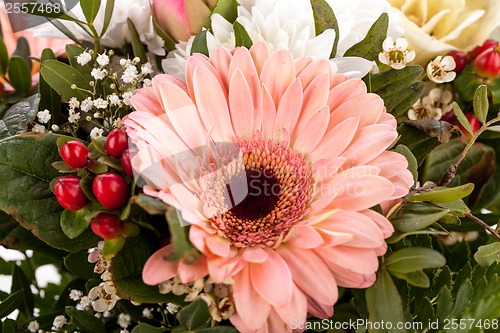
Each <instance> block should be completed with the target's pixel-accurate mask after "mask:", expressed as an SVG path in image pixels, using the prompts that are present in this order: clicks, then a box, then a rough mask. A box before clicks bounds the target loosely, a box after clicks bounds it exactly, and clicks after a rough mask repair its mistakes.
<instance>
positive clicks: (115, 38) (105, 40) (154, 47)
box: [31, 0, 165, 55]
mask: <svg viewBox="0 0 500 333" xmlns="http://www.w3.org/2000/svg"><path fill="white" fill-rule="evenodd" d="M106 4H107V1H106V0H103V1H101V7H100V9H99V13H98V15H97V17H96V18H95V20H94V26H95V28H96V30H97V32H99V33H100V32H101V30H102V25H103V22H104V10H105V8H106ZM70 15H72V16H74V17H76V18H77V19H79V20H82V21H85V16H84V15H83V12H82V9H81V7H80V4H78V5H76V6H75V7H74V8H73V9H72V10H71V11H70ZM129 18H130V20H132V22H133V23H134V25H135V27H136V29H137V32H138V33H139V37H140V39H141V41H142V42H143V43H144V44H146V45H147V46H148V50H149V51H151V52H152V53H154V54H157V55H165V49H164V48H163V45H164V43H163V40H162V39H161V38H160V37H159V36H158V35H157V34H156V33H155V32H154V29H153V16H152V12H151V4H150V0H135V1H130V0H115V6H114V9H113V15H112V17H111V22H110V24H109V27H108V29H107V31H106V33H105V34H104V36H103V37H102V39H101V44H102V45H103V46H106V47H109V48H120V47H122V46H124V45H125V44H126V43H128V42H130V32H129V29H128V27H127V19H129ZM59 23H61V24H63V25H64V26H65V27H66V28H68V30H69V31H71V32H72V33H73V34H74V35H75V37H76V38H78V39H81V40H84V41H93V38H92V37H91V36H90V35H89V34H87V33H86V32H85V31H83V30H82V28H80V27H79V26H78V25H76V24H75V23H73V22H69V21H63V20H59ZM31 31H32V32H33V34H34V35H35V36H40V37H52V38H67V37H66V36H65V35H64V34H63V33H62V32H60V31H59V30H58V29H57V28H56V27H55V26H54V25H52V24H51V23H46V24H43V25H40V26H37V27H35V28H33V29H31Z"/></svg>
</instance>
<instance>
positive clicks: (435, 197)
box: [408, 183, 474, 204]
mask: <svg viewBox="0 0 500 333" xmlns="http://www.w3.org/2000/svg"><path fill="white" fill-rule="evenodd" d="M473 190H474V184H472V183H468V184H465V185H461V186H456V187H451V188H450V187H442V186H438V187H435V188H433V189H431V190H429V191H427V192H422V193H419V194H415V195H413V196H411V197H410V198H409V199H408V201H428V202H432V203H437V204H440V203H446V202H453V201H456V200H460V199H463V198H465V197H466V196H468V195H469V194H471V193H472V191H473Z"/></svg>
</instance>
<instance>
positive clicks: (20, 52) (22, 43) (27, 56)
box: [12, 37, 32, 73]
mask: <svg viewBox="0 0 500 333" xmlns="http://www.w3.org/2000/svg"><path fill="white" fill-rule="evenodd" d="M12 55H13V56H18V57H21V58H22V59H23V60H24V61H25V62H26V64H27V65H28V69H29V72H30V73H31V67H32V61H31V51H30V45H29V44H28V41H27V40H26V38H24V37H20V38H19V39H18V40H17V46H16V49H15V50H14V53H13V54H12Z"/></svg>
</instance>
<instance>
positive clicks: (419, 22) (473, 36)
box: [388, 0, 500, 66]
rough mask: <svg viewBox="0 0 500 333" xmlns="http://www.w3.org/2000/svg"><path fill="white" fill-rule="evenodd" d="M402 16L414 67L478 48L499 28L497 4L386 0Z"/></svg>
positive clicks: (475, 0) (486, 1) (497, 1)
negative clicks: (448, 54)
mask: <svg viewBox="0 0 500 333" xmlns="http://www.w3.org/2000/svg"><path fill="white" fill-rule="evenodd" d="M388 1H389V3H391V5H392V6H393V7H394V8H396V9H397V10H399V11H400V12H401V17H400V21H399V24H400V25H401V26H402V27H403V28H404V29H405V30H406V32H405V37H406V38H407V40H408V42H409V44H410V47H409V48H410V49H413V50H415V52H416V58H415V63H418V64H421V65H423V66H425V65H427V63H428V62H429V60H432V59H433V58H434V57H436V56H438V55H444V54H445V53H447V52H448V51H451V50H454V49H459V50H462V51H469V50H471V49H472V48H474V47H475V46H478V45H481V44H482V43H483V42H484V41H485V40H486V39H487V38H488V37H489V36H490V35H491V33H492V32H493V30H494V29H495V28H496V27H497V26H498V25H499V24H500V0H388Z"/></svg>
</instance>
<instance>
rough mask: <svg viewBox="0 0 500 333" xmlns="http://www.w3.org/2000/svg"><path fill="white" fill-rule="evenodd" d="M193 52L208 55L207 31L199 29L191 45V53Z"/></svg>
mask: <svg viewBox="0 0 500 333" xmlns="http://www.w3.org/2000/svg"><path fill="white" fill-rule="evenodd" d="M195 53H201V54H204V55H206V56H207V57H208V55H209V52H208V45H207V31H206V30H203V31H200V32H199V33H198V34H197V35H196V37H195V38H194V40H193V45H191V55H193V54H195Z"/></svg>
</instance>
